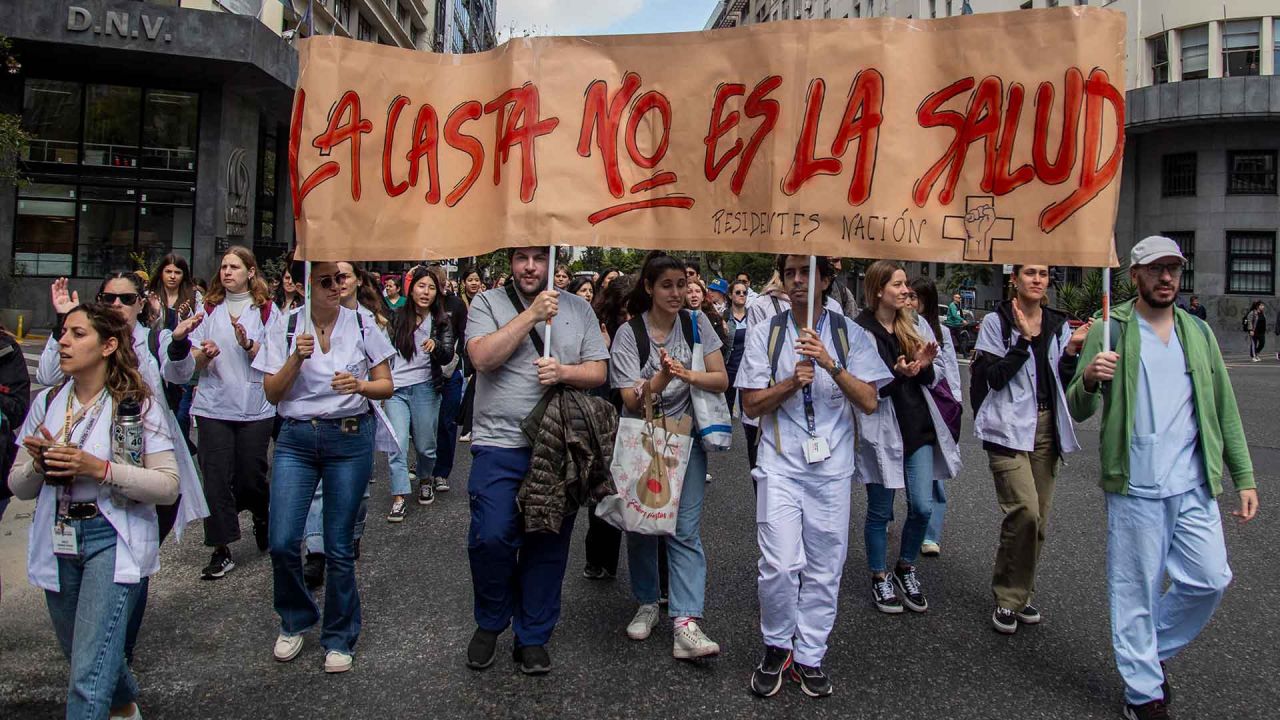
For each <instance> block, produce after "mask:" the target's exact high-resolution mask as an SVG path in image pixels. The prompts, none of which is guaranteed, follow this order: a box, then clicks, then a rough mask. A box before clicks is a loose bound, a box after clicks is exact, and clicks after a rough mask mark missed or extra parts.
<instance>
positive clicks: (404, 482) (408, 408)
mask: <svg viewBox="0 0 1280 720" xmlns="http://www.w3.org/2000/svg"><path fill="white" fill-rule="evenodd" d="M383 407H384V408H385V409H386V411H387V417H388V418H389V419H390V420H391V428H392V429H393V430H395V433H396V444H397V445H399V446H400V451H399V452H396V453H392V454H391V456H390V457H389V458H387V459H388V461H389V462H390V463H391V494H392V495H408V494H409V493H410V492H413V488H411V487H410V486H409V430H410V428H412V429H413V446H414V449H415V450H417V451H418V478H419V479H421V480H422V481H423V482H431V478H432V472H434V470H435V465H436V422H437V421H438V420H439V418H440V394H439V393H437V392H436V390H435V388H434V387H432V386H431V382H430V381H428V382H423V383H418V384H417V385H409V386H408V387H400V388H396V391H395V393H394V394H392V396H391V397H389V398H387V402H386V403H385V404H384V405H383Z"/></svg>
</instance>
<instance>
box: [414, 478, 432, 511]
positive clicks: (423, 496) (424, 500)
mask: <svg viewBox="0 0 1280 720" xmlns="http://www.w3.org/2000/svg"><path fill="white" fill-rule="evenodd" d="M435 501H436V489H435V486H434V485H432V484H431V481H430V480H427V481H426V482H424V483H422V485H421V486H419V488H418V504H419V505H430V504H431V503H433V502H435Z"/></svg>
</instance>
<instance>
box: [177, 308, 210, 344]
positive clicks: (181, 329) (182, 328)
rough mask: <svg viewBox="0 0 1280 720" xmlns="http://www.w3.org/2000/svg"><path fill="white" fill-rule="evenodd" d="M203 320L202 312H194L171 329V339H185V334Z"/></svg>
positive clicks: (193, 329)
mask: <svg viewBox="0 0 1280 720" xmlns="http://www.w3.org/2000/svg"><path fill="white" fill-rule="evenodd" d="M203 322H204V313H196V314H195V315H192V316H191V317H189V318H187V319H186V320H183V321H182V322H180V323H178V326H177V327H175V328H174V329H173V339H174V340H177V341H179V342H181V341H183V340H186V339H187V336H188V335H190V334H191V333H192V332H194V331H195V329H196V328H198V327H200V324H201V323H203Z"/></svg>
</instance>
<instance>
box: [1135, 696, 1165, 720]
mask: <svg viewBox="0 0 1280 720" xmlns="http://www.w3.org/2000/svg"><path fill="white" fill-rule="evenodd" d="M1124 717H1125V720H1169V717H1170V716H1169V707H1168V706H1167V705H1166V704H1165V702H1164V701H1163V700H1152V701H1151V702H1149V703H1143V704H1142V705H1128V704H1126V705H1125V706H1124Z"/></svg>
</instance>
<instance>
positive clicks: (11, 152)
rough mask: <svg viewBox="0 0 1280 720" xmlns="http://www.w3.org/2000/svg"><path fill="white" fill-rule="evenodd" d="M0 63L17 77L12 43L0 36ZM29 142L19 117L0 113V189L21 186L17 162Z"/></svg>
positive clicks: (15, 58) (21, 179) (13, 114)
mask: <svg viewBox="0 0 1280 720" xmlns="http://www.w3.org/2000/svg"><path fill="white" fill-rule="evenodd" d="M0 63H2V64H3V65H4V69H5V72H7V73H9V74H10V75H17V74H18V73H19V72H20V71H21V70H22V64H21V63H19V62H18V58H17V56H15V55H14V54H13V41H11V40H10V39H9V38H7V37H5V36H3V35H0ZM29 140H30V137H29V136H28V135H27V133H26V132H25V131H24V130H23V129H22V116H21V115H17V114H15V113H0V187H4V188H8V187H10V186H12V185H21V184H22V182H23V177H22V170H21V168H20V167H19V165H18V160H19V158H21V157H22V154H23V151H25V150H26V149H27V143H28V141H29Z"/></svg>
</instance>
